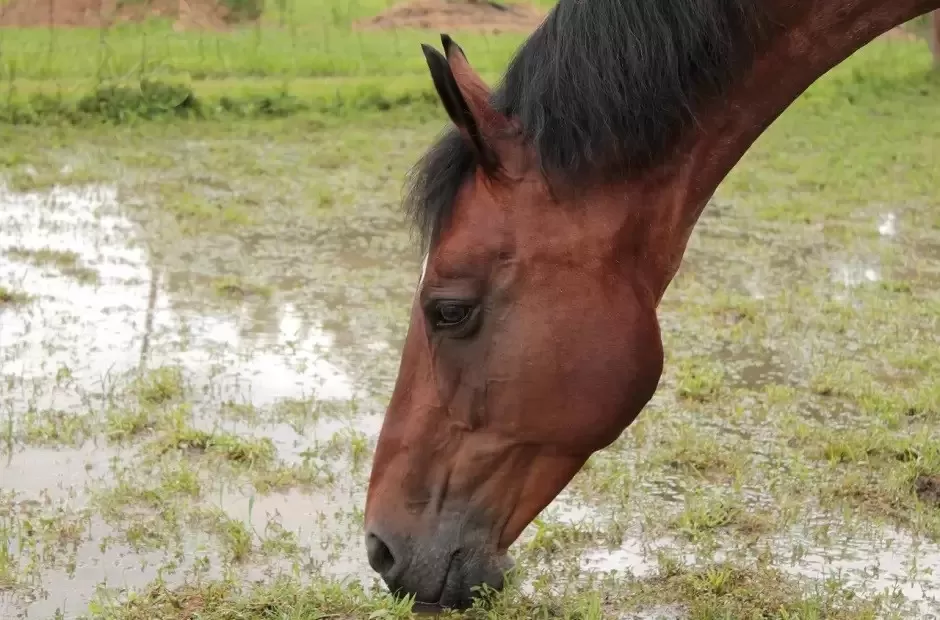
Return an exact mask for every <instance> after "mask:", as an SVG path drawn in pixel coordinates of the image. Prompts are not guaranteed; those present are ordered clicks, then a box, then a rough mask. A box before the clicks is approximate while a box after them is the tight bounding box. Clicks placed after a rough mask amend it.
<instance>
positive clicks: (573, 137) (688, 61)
mask: <svg viewBox="0 0 940 620" xmlns="http://www.w3.org/2000/svg"><path fill="white" fill-rule="evenodd" d="M758 2H759V0H559V2H558V4H557V5H556V6H555V7H554V9H553V10H552V11H551V13H550V14H549V15H548V17H547V18H546V19H545V21H544V22H543V23H542V25H541V26H540V27H539V28H538V29H537V30H536V31H535V32H534V33H533V34H532V35H531V36H530V37H529V38H528V40H527V41H526V42H525V43H524V44H523V46H522V47H521V48H520V50H519V51H518V52H517V53H516V55H515V57H514V58H513V59H512V61H511V63H510V65H509V68H508V69H507V71H506V74H505V76H504V77H503V80H502V82H501V84H500V85H499V86H498V87H497V88H496V89H495V90H494V92H493V104H494V106H495V107H496V108H497V109H498V110H500V111H501V112H503V113H504V114H508V115H512V116H514V117H515V118H516V119H518V121H519V122H520V124H521V126H522V128H523V132H524V133H525V137H526V138H527V139H528V140H529V141H530V143H531V144H532V145H533V148H534V149H535V152H536V154H537V156H538V158H539V162H540V165H541V168H542V171H543V173H544V174H545V175H546V178H547V179H549V180H550V181H552V182H553V183H554V182H559V183H561V184H566V185H568V186H572V185H574V184H576V183H577V182H579V181H581V180H584V179H587V178H588V177H590V178H591V179H596V178H597V175H605V176H606V175H608V174H619V175H621V176H623V175H626V174H629V173H630V172H636V171H638V170H642V169H645V168H648V167H650V166H652V165H655V164H656V163H657V162H659V161H661V160H662V158H664V156H666V155H667V154H668V153H669V152H670V150H671V149H672V148H674V147H675V145H676V142H677V140H678V139H679V138H680V136H681V135H682V133H683V131H684V130H685V129H686V128H687V127H688V125H689V123H692V122H694V112H695V110H697V109H698V108H699V106H700V105H701V103H702V102H703V101H705V100H706V99H709V98H712V97H715V96H717V95H720V94H721V93H722V91H723V89H724V88H726V87H727V86H728V85H729V84H730V83H731V81H732V80H733V79H734V78H735V77H736V76H737V75H740V72H741V71H743V70H744V69H745V67H746V66H747V64H749V63H750V62H751V60H752V58H753V55H754V47H755V42H756V35H757V33H758V32H759V31H760V26H761V25H762V22H761V19H760V15H759V12H758V6H757V5H758ZM475 165H476V162H475V161H474V156H473V153H472V152H471V151H470V149H469V148H468V147H467V146H466V145H465V144H464V143H463V141H462V140H461V138H460V136H459V134H458V133H457V132H456V131H455V130H454V129H451V130H449V131H447V132H446V133H445V134H444V135H443V136H442V137H441V138H440V139H439V140H438V141H437V143H436V144H434V146H432V147H431V149H430V150H429V151H428V152H427V153H426V154H425V156H424V157H423V158H422V159H421V161H419V162H418V164H417V165H416V166H415V168H414V169H413V171H412V174H411V178H410V183H409V185H410V186H409V188H408V193H407V195H406V201H405V202H406V206H407V208H408V210H409V211H410V213H411V215H412V216H413V218H414V220H415V223H416V224H417V226H418V227H419V229H420V231H421V232H422V235H423V240H424V242H425V243H426V244H427V243H429V242H430V241H431V240H432V239H433V238H434V237H435V236H436V234H437V231H438V229H439V227H440V225H441V223H442V221H443V220H444V219H446V217H447V216H448V214H449V213H450V210H451V208H452V206H453V202H454V198H455V196H456V193H457V191H458V189H459V188H460V186H461V184H462V183H463V182H464V180H465V179H466V178H467V175H468V174H470V173H471V172H472V171H473V169H474V167H475ZM587 173H590V174H587Z"/></svg>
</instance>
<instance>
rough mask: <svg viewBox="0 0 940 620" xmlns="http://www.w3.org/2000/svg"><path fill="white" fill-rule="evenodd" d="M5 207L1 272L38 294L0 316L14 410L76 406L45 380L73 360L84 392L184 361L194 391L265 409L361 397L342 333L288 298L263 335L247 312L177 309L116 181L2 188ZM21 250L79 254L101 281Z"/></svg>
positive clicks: (71, 367)
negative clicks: (336, 348) (43, 189)
mask: <svg viewBox="0 0 940 620" xmlns="http://www.w3.org/2000/svg"><path fill="white" fill-rule="evenodd" d="M0 211H2V213H3V223H2V226H0V280H2V281H4V282H10V283H14V285H15V286H16V287H17V288H18V289H20V290H22V291H25V292H26V293H28V294H29V295H31V296H34V297H36V298H38V299H37V302H36V303H33V304H30V305H28V306H26V307H25V308H23V309H21V310H18V311H16V312H5V313H4V315H3V321H2V323H0V347H2V351H3V353H2V356H3V359H2V365H0V374H2V375H3V376H6V377H14V378H15V382H14V383H15V384H16V385H15V387H14V388H13V389H8V390H6V391H5V393H4V396H5V400H6V403H5V405H6V407H8V408H9V407H11V406H12V407H13V408H15V409H18V410H21V411H22V410H23V407H24V406H26V405H30V406H33V407H35V408H38V409H53V408H60V409H61V408H69V407H77V406H79V405H80V404H81V403H79V402H74V401H73V402H69V401H68V400H67V397H66V396H65V395H64V393H63V391H61V390H49V389H46V388H47V386H46V384H47V383H48V378H49V377H50V376H56V374H57V373H59V372H61V370H62V369H68V374H69V376H70V378H71V379H72V381H73V382H74V383H75V384H77V385H78V386H80V387H81V388H83V390H82V391H85V392H91V391H101V390H102V389H104V390H105V391H106V389H107V385H108V381H109V378H113V377H115V376H119V375H123V374H125V373H127V372H129V371H131V370H134V369H137V368H140V367H141V366H142V365H149V366H151V367H153V366H161V365H179V366H181V367H182V368H183V369H184V371H185V373H186V376H187V379H188V380H189V381H190V382H192V383H194V384H195V388H196V389H195V391H196V393H200V394H205V395H206V396H207V397H208V398H212V399H221V400H239V399H247V400H250V401H251V402H252V403H254V404H255V405H259V406H261V405H265V404H270V403H273V402H275V401H276V400H280V399H284V398H309V397H316V398H319V399H337V400H346V399H349V398H352V397H353V396H354V392H355V391H354V389H353V386H352V381H351V380H350V379H349V377H348V376H347V375H346V373H345V372H344V371H343V369H342V368H341V366H342V363H343V362H342V360H338V359H336V356H335V355H334V356H332V358H331V357H330V355H329V352H330V349H331V346H332V342H333V340H334V339H335V335H333V334H330V333H328V332H327V331H325V330H324V329H323V327H322V325H318V324H316V323H312V324H311V323H307V322H305V321H304V319H303V317H302V316H301V315H300V314H299V312H298V311H297V309H296V308H295V307H294V306H292V305H290V304H287V305H285V306H284V307H283V308H280V309H279V312H278V314H279V316H278V317H277V319H276V320H275V321H274V324H273V328H272V329H270V331H269V332H266V333H265V332H262V333H260V334H257V332H255V333H256V334H257V337H246V335H245V333H246V331H251V327H256V326H246V323H249V322H250V318H248V317H246V316H244V314H245V313H244V311H243V312H241V313H238V312H236V313H232V314H230V315H228V316H219V315H207V314H202V313H197V312H192V311H190V312H180V311H178V310H177V309H176V308H174V302H173V300H172V299H171V298H170V297H169V296H168V294H167V293H166V291H165V290H163V288H162V287H161V286H160V281H159V277H160V276H159V274H160V267H159V266H158V265H154V264H152V261H151V258H150V256H149V255H148V252H147V250H146V248H145V247H143V245H142V242H141V241H140V239H139V235H138V234H137V227H136V226H135V224H133V223H132V222H131V221H130V220H128V219H127V218H126V217H123V216H121V215H120V213H119V206H118V203H117V193H116V190H115V189H114V188H110V187H89V188H84V189H81V190H67V189H62V188H58V189H55V190H53V191H52V192H50V193H48V194H39V193H35V194H23V195H13V194H10V193H8V192H7V193H3V192H0ZM14 248H15V249H25V250H32V251H39V250H45V249H49V248H54V249H55V251H57V252H74V253H75V254H77V255H78V256H79V258H80V260H81V261H82V262H83V263H84V264H85V265H88V266H89V267H90V268H92V269H94V270H96V271H97V273H98V276H99V282H97V283H94V284H82V283H79V282H75V281H74V279H72V278H70V277H69V276H68V275H63V274H61V273H56V271H55V270H54V269H37V268H35V267H34V266H32V265H29V264H24V263H23V262H21V261H17V260H16V259H15V258H11V256H10V250H11V249H14ZM246 327H247V328H248V329H247V330H246ZM73 394H74V391H73ZM63 398H66V400H64V401H63V400H62V399H63Z"/></svg>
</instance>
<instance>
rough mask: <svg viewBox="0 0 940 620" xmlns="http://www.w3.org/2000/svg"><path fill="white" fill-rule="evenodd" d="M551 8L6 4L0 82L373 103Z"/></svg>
mask: <svg viewBox="0 0 940 620" xmlns="http://www.w3.org/2000/svg"><path fill="white" fill-rule="evenodd" d="M553 3H554V1H553V0H529V2H523V1H521V0H516V1H512V0H509V1H506V0H501V2H500V3H497V2H488V1H486V0H0V88H5V90H6V93H7V102H8V107H9V106H11V105H13V102H14V101H23V100H25V99H28V98H29V97H34V96H36V95H42V96H54V97H57V98H59V99H62V98H66V99H68V98H69V97H72V98H74V97H79V96H83V95H84V94H87V93H89V92H91V91H93V90H95V89H100V88H101V87H102V85H105V84H107V85H110V84H114V83H135V82H136V83H140V82H141V81H144V80H149V81H150V82H151V83H152V82H159V81H190V82H193V81H194V82H199V83H200V89H201V91H202V92H204V93H215V94H216V95H218V97H230V96H232V95H233V93H239V92H251V93H254V94H258V93H262V92H267V93H271V92H274V91H278V92H286V91H287V90H290V89H295V90H296V89H298V87H299V88H300V90H301V91H304V92H307V91H311V92H312V91H314V90H318V89H319V90H321V91H324V92H328V91H331V89H332V90H336V89H339V90H342V89H343V88H347V89H348V88H351V86H350V85H351V84H358V85H359V86H361V85H362V84H369V83H370V81H371V83H372V88H371V90H370V91H369V93H368V97H367V98H372V99H375V97H376V92H379V91H381V90H382V88H383V81H384V82H387V81H389V80H393V81H395V82H396V83H397V84H399V85H401V84H405V85H404V86H401V87H400V89H399V91H400V92H405V91H409V90H411V91H416V90H420V88H427V79H426V66H425V62H424V58H423V55H422V54H421V53H420V47H419V45H420V43H427V42H430V43H435V42H436V41H435V40H436V39H437V32H441V31H448V32H453V33H454V34H455V36H458V37H459V38H460V43H461V45H462V46H463V47H464V48H465V49H468V50H469V51H470V52H471V54H472V61H473V64H474V66H475V67H476V68H477V69H478V70H479V71H480V72H481V73H482V74H484V76H487V77H495V76H496V75H497V74H498V73H499V72H500V71H501V70H502V69H503V67H505V64H506V62H507V60H508V59H509V57H510V55H511V54H512V52H513V51H514V50H515V49H516V48H517V47H518V45H519V44H520V43H521V42H522V40H523V39H524V37H525V36H526V35H527V34H528V33H529V32H531V31H532V29H534V28H535V27H536V26H537V24H538V23H539V22H540V20H541V19H542V17H543V16H544V14H545V13H546V12H547V10H548V9H549V8H550V6H551V5H552V4H553ZM904 32H905V33H907V34H908V35H909V36H911V37H920V38H927V39H928V40H929V41H931V42H932V45H933V49H934V54H935V58H936V59H937V63H938V65H940V12H938V13H936V14H934V15H933V16H932V17H925V18H921V19H919V20H917V21H916V23H912V24H908V25H907V27H906V29H905V31H904ZM921 45H923V43H921ZM409 78H412V79H413V80H414V82H413V84H408V83H407V80H408V79H409ZM403 80H405V81H403ZM418 85H420V88H419V86H418ZM360 90H361V89H360ZM393 90H394V89H393ZM330 96H331V97H333V98H334V99H335V98H336V97H335V96H333V95H330ZM382 97H384V95H382V96H380V97H379V98H380V99H381V98H382ZM387 104H388V102H387V101H386V102H384V103H382V102H380V105H387Z"/></svg>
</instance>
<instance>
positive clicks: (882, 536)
mask: <svg viewBox="0 0 940 620" xmlns="http://www.w3.org/2000/svg"><path fill="white" fill-rule="evenodd" d="M827 523H828V524H829V525H831V529H830V530H829V531H830V532H831V534H830V535H829V536H827V537H825V540H824V542H822V543H821V542H819V541H818V539H817V538H816V537H815V536H814V531H813V530H811V529H810V528H812V527H813V526H825V525H826V524H827ZM853 529H856V528H847V527H844V526H840V524H838V523H834V522H831V519H828V518H826V517H819V518H817V519H809V520H808V521H806V522H805V523H803V524H802V525H800V526H796V527H793V528H792V529H791V530H789V531H787V532H785V533H782V534H778V535H774V536H769V537H766V538H762V539H761V540H760V542H759V543H758V545H757V547H758V550H757V551H754V550H746V549H738V548H734V547H728V546H724V547H720V548H719V549H718V550H717V551H715V552H714V553H712V554H709V555H708V556H707V557H705V556H700V555H697V554H696V553H688V552H687V553H677V550H680V549H683V548H684V547H685V545H684V544H683V543H682V542H681V541H679V540H676V539H673V538H659V539H655V540H646V539H644V538H643V537H642V536H640V535H639V534H636V533H635V534H634V535H633V536H629V535H628V536H627V537H626V538H625V542H624V543H623V544H622V545H621V546H620V547H618V548H617V549H614V550H606V549H595V550H590V551H588V552H586V553H584V554H583V556H582V559H581V569H582V570H584V571H586V572H595V573H611V572H617V573H619V574H621V575H623V574H626V575H628V576H630V577H631V578H634V579H645V578H649V577H653V576H654V575H656V573H657V571H658V563H657V552H665V553H667V554H668V555H669V557H670V558H671V559H673V560H676V561H678V562H680V563H682V564H684V565H685V566H688V567H693V566H695V565H696V564H698V563H700V562H706V561H718V562H720V561H723V560H726V559H727V560H739V561H740V560H742V559H743V560H744V561H754V560H755V559H756V554H757V553H760V552H762V551H763V550H764V549H769V550H770V551H771V552H772V553H773V554H774V556H775V557H776V558H777V560H776V561H775V562H774V566H775V567H776V568H778V569H779V570H781V571H782V572H784V573H786V574H789V575H791V576H794V577H797V578H805V579H807V580H809V582H810V583H822V582H824V581H826V580H827V579H831V578H834V579H837V580H839V581H840V582H841V583H842V584H843V585H844V586H845V587H847V588H849V589H852V590H855V591H858V592H868V593H878V594H885V595H889V596H891V595H894V594H896V593H900V594H901V595H902V596H903V597H904V598H905V599H906V601H907V603H908V604H909V605H910V606H911V608H912V609H911V611H912V612H914V613H916V614H918V615H919V617H930V616H928V615H927V614H928V613H932V614H938V613H940V580H938V579H937V575H940V545H938V544H935V543H925V542H921V541H917V540H915V539H914V538H912V537H911V536H910V535H907V534H904V533H902V532H898V531H894V530H891V529H887V528H882V527H876V526H872V527H871V528H870V531H854V532H852V530H853Z"/></svg>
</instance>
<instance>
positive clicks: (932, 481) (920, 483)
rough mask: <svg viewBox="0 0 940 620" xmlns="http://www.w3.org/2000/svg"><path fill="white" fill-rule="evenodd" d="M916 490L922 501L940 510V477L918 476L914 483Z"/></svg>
mask: <svg viewBox="0 0 940 620" xmlns="http://www.w3.org/2000/svg"><path fill="white" fill-rule="evenodd" d="M914 490H915V492H916V493H917V497H919V498H920V501H922V502H924V503H925V504H927V505H929V506H936V507H937V508H940V476H918V477H917V479H916V480H915V481H914Z"/></svg>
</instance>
